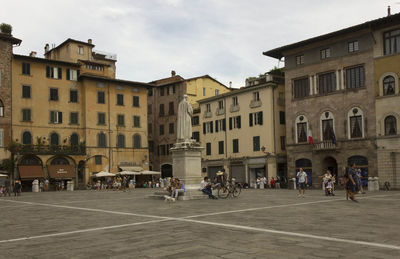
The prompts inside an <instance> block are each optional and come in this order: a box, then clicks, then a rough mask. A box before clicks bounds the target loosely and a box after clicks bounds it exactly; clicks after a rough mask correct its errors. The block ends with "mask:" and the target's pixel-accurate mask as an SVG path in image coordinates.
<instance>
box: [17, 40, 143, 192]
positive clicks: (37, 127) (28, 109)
mask: <svg viewBox="0 0 400 259" xmlns="http://www.w3.org/2000/svg"><path fill="white" fill-rule="evenodd" d="M93 47H94V45H93V44H92V42H91V40H89V41H88V42H81V41H77V40H73V39H67V40H66V41H65V42H63V43H61V44H60V45H59V46H55V47H54V48H52V49H49V45H48V44H47V45H46V47H45V58H38V57H36V55H35V53H34V52H33V53H31V55H30V56H22V55H15V54H14V55H13V60H12V100H13V101H12V111H13V116H12V139H13V140H14V141H15V142H17V143H19V144H21V147H20V150H19V152H18V161H17V168H18V173H19V177H21V179H22V180H26V183H25V186H28V187H27V188H29V183H30V182H31V181H32V179H35V178H49V179H50V184H52V183H53V184H54V183H55V182H56V181H57V180H66V179H72V180H74V181H75V185H76V186H79V187H81V188H83V187H84V186H85V184H86V183H87V182H89V181H90V177H91V176H92V175H93V173H96V172H99V171H108V170H109V171H110V172H114V173H115V172H117V171H118V170H119V169H128V170H142V169H148V149H147V90H148V89H149V88H151V86H150V85H149V84H147V83H140V82H133V81H126V80H119V79H115V62H116V56H115V55H111V54H106V53H102V52H101V53H100V52H95V51H93Z"/></svg>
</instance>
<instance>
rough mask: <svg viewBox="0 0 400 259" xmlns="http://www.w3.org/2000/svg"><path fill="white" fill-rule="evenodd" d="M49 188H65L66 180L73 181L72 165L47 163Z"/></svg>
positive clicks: (73, 171) (73, 170)
mask: <svg viewBox="0 0 400 259" xmlns="http://www.w3.org/2000/svg"><path fill="white" fill-rule="evenodd" d="M47 171H48V173H49V178H50V190H62V189H63V190H65V189H66V187H67V182H68V181H74V182H75V177H76V175H75V168H74V166H73V165H48V166H47Z"/></svg>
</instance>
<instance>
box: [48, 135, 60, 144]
mask: <svg viewBox="0 0 400 259" xmlns="http://www.w3.org/2000/svg"><path fill="white" fill-rule="evenodd" d="M59 144H60V137H59V136H58V134H57V133H51V134H50V145H54V146H58V145H59Z"/></svg>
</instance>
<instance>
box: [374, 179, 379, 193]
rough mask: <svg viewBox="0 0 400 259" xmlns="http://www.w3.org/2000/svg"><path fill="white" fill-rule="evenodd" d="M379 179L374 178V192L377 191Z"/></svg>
mask: <svg viewBox="0 0 400 259" xmlns="http://www.w3.org/2000/svg"><path fill="white" fill-rule="evenodd" d="M378 180H379V178H378V177H376V176H375V177H374V190H375V191H379V181H378Z"/></svg>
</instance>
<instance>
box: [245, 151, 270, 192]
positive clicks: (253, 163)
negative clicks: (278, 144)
mask: <svg viewBox="0 0 400 259" xmlns="http://www.w3.org/2000/svg"><path fill="white" fill-rule="evenodd" d="M247 164H248V168H249V185H250V187H254V185H255V184H256V181H257V178H260V179H262V178H263V177H264V176H265V177H267V179H268V171H267V167H266V166H265V158H263V157H259V158H250V159H249V160H248V162H247Z"/></svg>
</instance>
